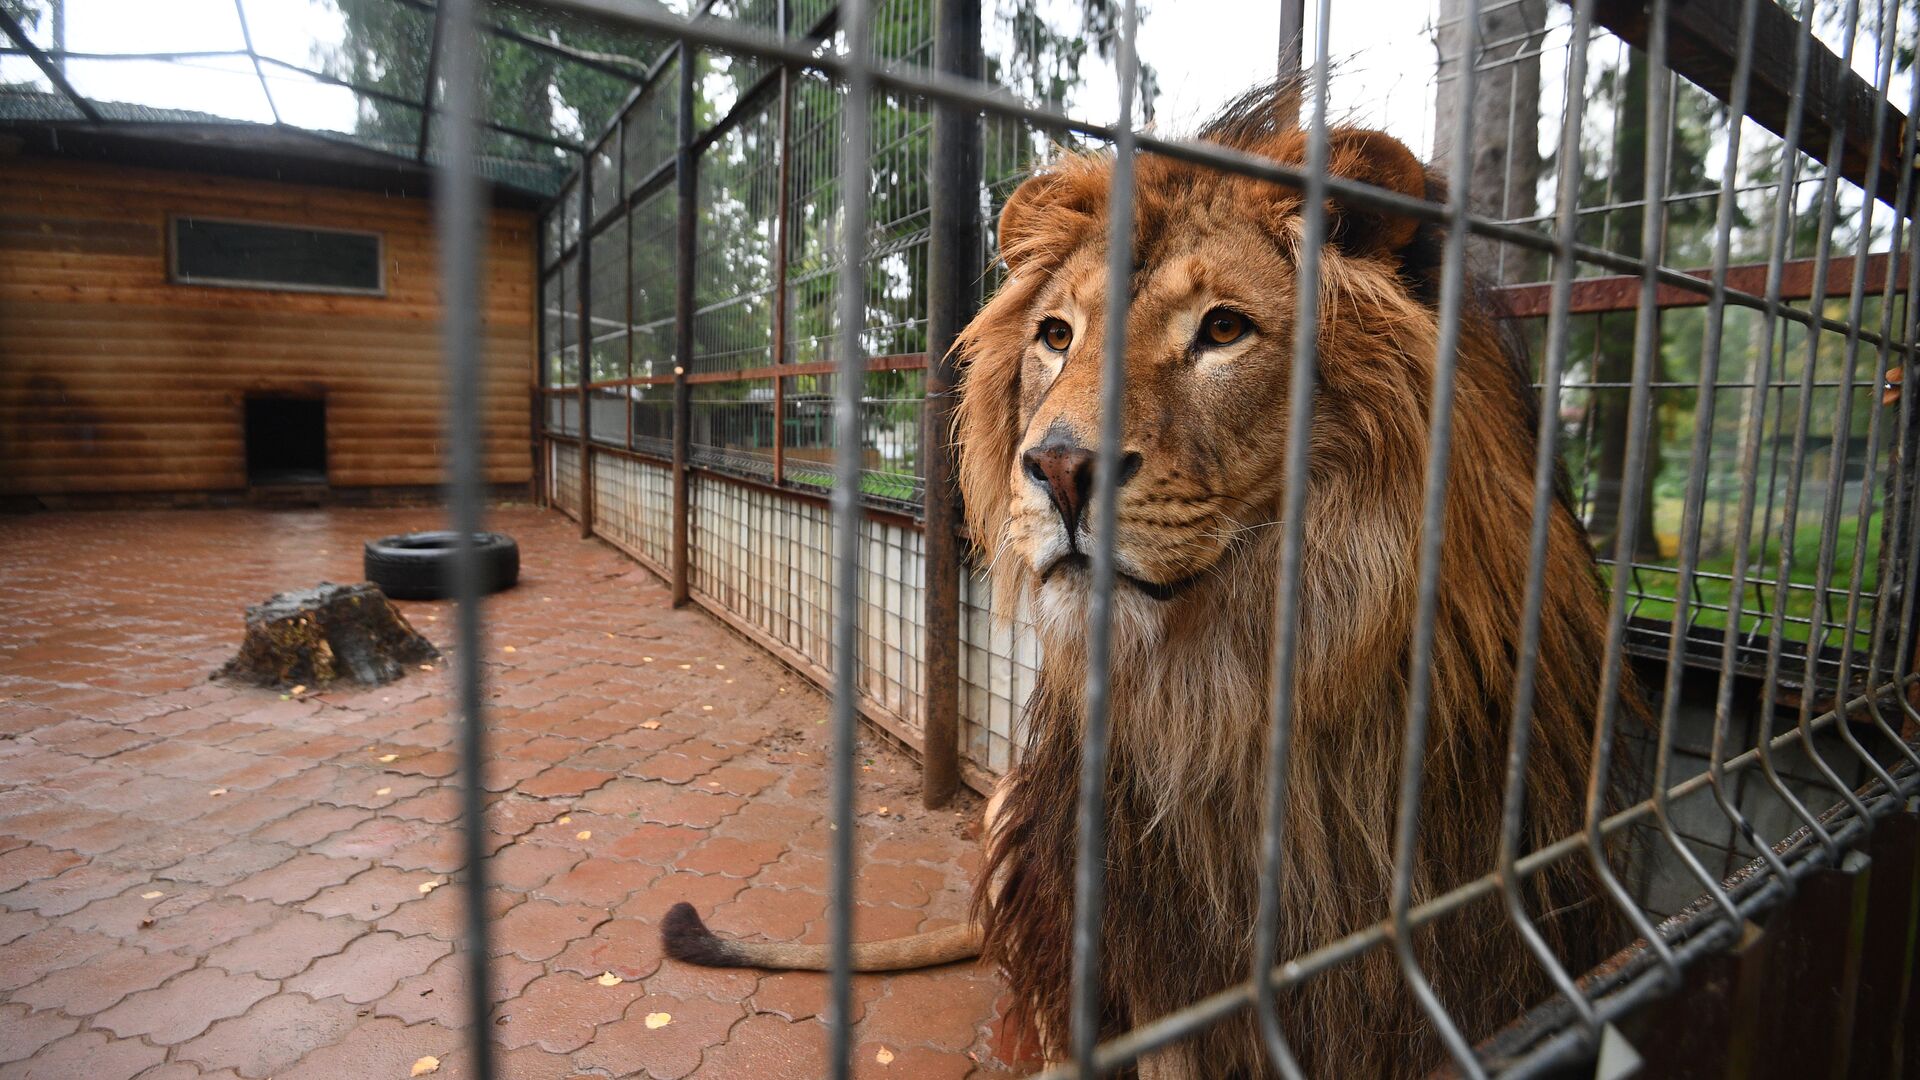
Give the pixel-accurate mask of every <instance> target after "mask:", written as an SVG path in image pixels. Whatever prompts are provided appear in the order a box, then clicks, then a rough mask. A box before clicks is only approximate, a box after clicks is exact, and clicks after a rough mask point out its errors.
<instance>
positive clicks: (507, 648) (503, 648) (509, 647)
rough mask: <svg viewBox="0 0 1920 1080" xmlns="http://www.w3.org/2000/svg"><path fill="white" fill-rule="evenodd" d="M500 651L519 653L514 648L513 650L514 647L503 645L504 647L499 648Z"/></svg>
mask: <svg viewBox="0 0 1920 1080" xmlns="http://www.w3.org/2000/svg"><path fill="white" fill-rule="evenodd" d="M500 651H501V652H508V653H510V652H519V651H520V650H519V649H516V648H514V647H513V646H511V645H504V646H501V648H500Z"/></svg>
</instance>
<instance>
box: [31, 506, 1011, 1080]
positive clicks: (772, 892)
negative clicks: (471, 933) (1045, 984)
mask: <svg viewBox="0 0 1920 1080" xmlns="http://www.w3.org/2000/svg"><path fill="white" fill-rule="evenodd" d="M437 523H438V522H437V515H436V514H435V513H434V512H432V511H428V510H360V509H330V510H310V511H287V512H267V511H251V510H211V511H209V510H179V511H152V512H128V513H89V514H74V513H61V514H38V515H28V516H17V517H7V518H0V1080H11V1078H16V1077H19V1078H26V1077H32V1078H42V1077H45V1078H62V1080H63V1078H68V1077H80V1076H84V1077H87V1078H88V1080H118V1078H122V1077H134V1076H139V1077H146V1078H149V1080H161V1078H164V1080H188V1078H192V1077H222V1078H231V1077H236V1076H238V1077H247V1078H264V1077H277V1078H279V1080H293V1078H301V1077H321V1078H324V1080H343V1078H348V1077H355V1078H357V1077H368V1078H378V1077H389V1076H391V1077H404V1076H406V1075H407V1073H408V1071H409V1069H410V1068H411V1066H412V1064H413V1063H414V1062H415V1061H417V1060H418V1059H420V1058H421V1057H424V1056H427V1055H432V1056H435V1057H438V1058H440V1059H441V1062H442V1065H441V1068H440V1071H439V1073H438V1074H437V1075H439V1076H442V1077H459V1076H463V1075H467V1070H468V1068H469V1067H470V1060H469V1057H468V1053H467V1051H466V1049H465V1032H464V1030H463V1029H462V1022H463V1021H462V1018H463V1015H464V1013H463V1005H462V1001H463V994H464V985H463V979H462V976H461V969H462V962H461V957H460V956H459V955H458V954H457V953H456V951H455V940H456V938H457V936H458V930H459V925H460V923H459V918H460V893H459V890H458V889H455V888H448V887H444V884H445V883H450V882H457V881H458V880H459V877H460V871H461V868H462V867H461V855H460V848H459V845H458V842H457V841H458V837H457V833H456V827H455V824H454V821H455V815H456V813H457V801H456V797H455V792H454V789H453V788H452V787H451V786H450V777H451V775H452V773H453V771H454V769H455V767H456V764H457V763H456V761H455V759H454V757H453V756H452V755H451V754H449V753H448V752H447V749H446V748H447V747H448V745H449V740H450V738H451V735H452V729H451V726H450V724H449V721H448V708H449V690H450V686H449V679H448V674H447V672H446V671H445V670H444V665H436V668H435V670H433V671H416V672H414V673H412V674H410V675H409V676H408V677H407V678H406V679H404V680H402V681H400V682H398V683H396V684H394V685H392V686H388V687H384V688H380V689H376V690H368V691H350V692H332V691H330V692H326V693H318V694H315V693H308V694H302V695H300V696H299V697H297V698H295V697H286V696H283V695H281V694H279V693H275V692H270V691H265V690H256V689H239V688H234V687H230V686H226V685H222V684H218V683H213V682H209V681H208V679H207V675H208V672H209V671H211V670H212V669H213V668H214V667H215V666H217V665H218V664H219V663H220V662H221V661H222V660H224V659H225V658H226V657H227V656H228V655H229V654H230V653H231V651H232V649H233V647H234V645H235V644H236V643H237V641H238V638H239V631H240V618H241V610H242V607H243V606H244V605H245V604H246V603H249V602H253V601H257V600H260V599H263V598H264V597H265V596H267V595H268V594H269V593H272V592H274V591H277V590H280V589H285V588H294V587H301V586H307V585H311V584H313V583H315V582H317V581H319V580H322V579H330V580H334V581H354V580H358V579H359V560H360V554H359V544H360V541H362V540H363V539H365V538H367V537H371V536H375V535H380V534H384V533H393V532H403V531H407V530H410V529H417V528H428V527H434V526H436V525H437ZM493 524H494V525H495V526H497V527H499V528H502V529H504V530H505V531H508V532H511V533H513V534H514V535H515V536H516V537H517V538H518V539H519V541H520V543H521V548H522V554H523V567H524V570H523V578H522V583H521V585H520V586H519V588H517V589H515V590H513V591H512V592H510V593H507V594H504V595H502V596H500V597H497V598H495V599H494V600H493V601H492V602H491V603H490V604H489V605H488V614H489V633H488V644H487V649H488V654H487V657H486V661H487V675H488V682H489V693H490V696H491V699H492V709H491V717H492V731H491V748H492V751H493V759H492V761H491V763H490V764H491V768H490V770H489V780H488V786H489V788H490V799H491V805H490V809H489V816H490V832H489V835H488V838H487V844H488V847H489V849H490V850H491V851H492V852H493V857H492V863H491V866H492V870H493V876H494V879H495V882H496V890H495V892H494V893H493V895H492V898H491V901H492V905H493V913H494V916H495V921H494V923H493V927H494V939H493V948H494V951H495V953H496V955H495V956H494V957H493V960H492V971H493V981H494V984H495V992H496V994H497V996H498V998H499V1001H500V1004H499V1008H498V1011H497V1017H496V1020H495V1024H494V1027H493V1030H491V1031H490V1032H489V1033H488V1035H489V1037H490V1038H491V1039H492V1040H493V1041H494V1044H495V1046H496V1047H498V1048H499V1049H500V1051H501V1052H502V1055H503V1057H502V1060H503V1061H504V1062H505V1070H504V1071H505V1075H506V1076H508V1077H514V1078H525V1080H545V1078H565V1077H576V1076H592V1077H626V1076H641V1077H651V1078H654V1080H674V1078H679V1077H686V1076H697V1077H716V1078H734V1077H753V1078H754V1080H777V1078H779V1077H786V1076H794V1077H801V1076H815V1075H818V1072H819V1068H820V1060H821V1056H822V1054H823V1048H824V1045H825V1038H824V1035H825V1028H824V1027H823V1026H822V1024H821V1020H820V1013H821V1011H822V1008H823V999H824V994H825V987H824V976H820V975H813V974H799V973H787V974H769V973H763V972H753V971H712V970H705V969H700V968H692V967H687V966H684V965H681V964H678V963H676V962H674V961H671V960H663V959H662V957H661V956H660V953H659V947H658V939H657V935H656V930H655V924H656V920H657V919H658V918H659V917H660V915H661V914H662V913H663V912H664V911H665V910H666V909H667V907H668V905H669V904H671V903H673V902H674V901H676V900H689V901H692V902H693V903H694V904H695V905H697V906H698V907H699V908H700V910H701V911H702V912H703V913H704V914H705V915H706V916H707V918H708V921H709V922H710V923H711V924H712V925H713V926H714V927H715V928H716V929H719V930H725V931H733V932H750V931H759V932H761V933H764V934H767V935H769V936H771V937H776V938H792V939H805V940H819V939H820V938H821V937H822V936H823V935H824V933H825V921H826V920H825V911H826V899H825V896H824V895H823V893H824V889H823V880H824V875H825V853H826V846H827V836H828V833H827V829H826V824H825V821H824V817H823V813H824V797H823V795H822V794H821V792H823V791H824V783H823V780H822V774H823V771H824V763H825V762H824V756H825V750H826V746H825V736H826V729H825V727H824V726H823V725H822V724H821V723H820V721H821V719H822V717H823V716H824V715H825V712H824V702H823V701H822V699H821V697H820V696H819V695H818V694H816V693H815V692H813V691H812V690H811V689H809V688H808V687H806V686H805V685H804V684H803V683H801V682H800V680H798V679H797V678H796V677H794V676H793V675H791V674H790V673H789V672H788V671H786V670H785V669H784V668H782V667H780V666H779V665H778V664H776V663H774V662H773V661H772V660H770V659H769V658H767V657H766V656H765V655H764V654H761V653H759V652H758V651H757V650H756V649H754V648H753V647H752V646H750V645H748V644H747V643H746V642H744V641H742V640H741V639H739V638H738V637H735V636H734V635H732V634H731V633H729V632H728V631H726V630H725V629H723V628H722V627H721V626H720V625H719V624H718V623H717V622H716V621H714V620H713V619H711V618H708V617H706V616H705V615H703V614H701V613H698V612H697V611H677V612H676V611H673V610H671V609H670V608H669V606H668V604H667V595H666V592H665V590H664V589H663V588H662V587H661V586H660V584H659V583H658V582H657V581H656V580H655V579H654V578H652V577H651V576H650V575H649V574H647V573H646V572H645V571H643V570H641V569H639V568H637V567H636V566H635V565H634V564H633V563H631V562H630V561H628V560H627V559H625V558H624V557H622V556H620V555H619V554H617V553H616V552H614V551H612V550H611V549H609V548H607V547H606V546H604V545H602V544H599V543H597V542H590V541H588V542H583V541H581V540H579V539H578V537H577V535H576V534H575V531H574V527H573V526H572V525H571V524H570V523H568V522H566V521H565V520H564V519H562V518H560V517H558V516H557V515H554V514H551V513H547V512H543V511H537V510H533V509H530V508H525V507H517V508H502V509H499V510H497V511H496V512H495V514H494V518H493ZM403 609H404V610H405V612H406V614H407V616H408V617H409V618H410V619H411V620H413V622H414V624H415V626H416V627H418V628H419V629H420V630H421V631H422V632H423V633H425V634H426V635H427V636H428V637H430V638H433V639H434V640H435V641H436V642H437V643H440V644H442V645H443V647H444V645H445V643H446V642H447V641H448V639H449V637H450V634H451V626H450V613H449V610H448V608H447V606H446V605H443V604H423V603H416V604H405V605H403ZM706 706H712V709H711V710H708V709H707V708H706ZM862 761H863V762H869V763H870V765H868V766H866V767H863V769H862V772H861V779H862V788H861V791H860V793H859V796H858V806H859V812H860V824H861V834H860V843H861V847H862V850H863V851H864V853H865V858H866V861H865V863H864V866H865V870H864V872H863V875H862V879H861V885H860V891H859V899H860V907H859V909H858V913H857V920H858V930H859V932H860V933H861V934H862V935H864V936H882V935H891V934H898V933H906V932H911V931H915V930H924V929H932V928H935V927H938V926H942V925H946V924H948V923H950V922H952V921H954V920H957V919H959V918H961V917H962V914H963V912H964V909H965V905H966V902H967V895H968V889H969V883H970V874H971V872H972V871H973V870H974V869H975V868H976V867H977V858H976V854H975V844H974V842H973V841H971V840H969V839H967V836H968V835H969V834H970V832H971V830H970V829H969V826H970V825H971V823H972V820H973V819H974V818H975V817H977V815H978V804H977V802H969V803H968V805H966V806H965V807H963V808H962V809H961V810H959V811H944V812H936V813H929V812H926V811H923V810H921V809H920V808H919V805H918V800H917V794H916V790H915V787H914V784H913V781H912V775H913V767H912V763H911V762H910V761H909V760H908V759H907V758H906V757H905V756H904V755H901V754H899V753H897V752H895V751H894V750H892V749H890V748H889V747H888V746H886V745H884V744H882V743H879V742H877V741H874V742H870V743H869V744H868V745H867V746H866V748H865V750H864V752H863V754H862ZM431 884H441V885H442V886H443V887H437V888H433V889H431V890H429V891H427V892H424V893H423V892H422V891H421V889H422V887H423V886H427V885H431ZM608 972H611V973H613V974H614V975H615V976H617V977H618V978H620V979H621V980H623V981H621V982H620V983H619V984H617V985H614V986H604V985H601V984H600V982H598V981H596V977H598V976H601V975H603V974H605V973H608ZM999 995H1000V988H999V985H998V984H997V982H996V980H994V979H993V978H991V977H990V976H989V975H988V974H986V973H985V972H983V971H981V970H979V969H977V968H975V967H973V966H971V965H954V966H950V967H947V968H944V969H940V970H937V971H932V972H916V973H907V974H900V975H896V976H889V977H879V976H873V977H861V978H859V979H858V980H856V986H855V1005H854V1007H855V1009H856V1010H858V1015H859V1021H858V1027H857V1029H856V1032H855V1042H856V1046H857V1047H858V1051H857V1053H858V1068H859V1073H860V1075H862V1076H872V1077H884V1076H899V1077H913V1078H916V1080H917V1078H939V1077H956V1078H957V1077H967V1076H981V1075H990V1074H991V1075H1002V1074H1003V1073H1001V1071H1000V1070H1001V1066H1000V1065H999V1064H998V1063H997V1062H996V1061H995V1060H994V1057H993V1047H994V1046H995V1044H996V1033H995V1018H996V1010H997V1008H998V998H999ZM657 1013H665V1014H668V1015H669V1016H670V1017H671V1018H672V1019H671V1021H670V1022H668V1023H666V1024H665V1025H664V1026H650V1025H649V1023H648V1020H647V1018H648V1017H649V1016H650V1015H652V1014H657ZM883 1050H884V1051H885V1053H882V1051H883ZM885 1057H890V1058H891V1062H890V1064H885V1065H883V1064H881V1062H880V1059H881V1058H885Z"/></svg>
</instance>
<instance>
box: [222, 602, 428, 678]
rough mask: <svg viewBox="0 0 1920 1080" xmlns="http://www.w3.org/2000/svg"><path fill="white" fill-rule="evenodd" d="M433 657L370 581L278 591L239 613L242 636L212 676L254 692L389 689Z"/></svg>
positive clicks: (419, 637) (416, 634) (425, 642)
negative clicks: (353, 686) (342, 686)
mask: <svg viewBox="0 0 1920 1080" xmlns="http://www.w3.org/2000/svg"><path fill="white" fill-rule="evenodd" d="M439 657H440V650H438V649H436V648H434V647H433V643H432V642H430V641H428V640H427V639H426V638H424V637H421V636H420V634H419V633H418V632H416V631H415V630H414V628H413V627H412V625H410V624H409V623H408V622H407V620H406V617H405V616H403V615H401V614H400V612H399V611H398V610H396V609H395V608H394V606H393V605H392V604H391V603H389V602H388V601H387V597H386V594H385V593H382V592H381V591H380V589H379V587H378V586H376V585H374V584H372V583H371V582H361V583H360V584H358V585H335V584H333V583H332V582H328V581H323V582H321V583H320V584H319V586H318V587H316V588H312V589H301V590H298V591H295V592H284V593H278V594H276V595H274V596H272V597H269V598H268V599H267V601H266V602H265V603H262V604H255V605H253V606H251V607H249V608H247V636H246V640H244V641H242V642H241V644H240V652H239V654H238V655H236V656H235V657H234V658H233V659H231V660H229V661H227V663H226V665H225V666H223V667H222V668H221V669H220V670H219V671H218V672H216V673H215V677H217V678H229V679H234V680H237V681H239V682H245V683H250V684H253V685H256V686H273V687H284V686H293V685H306V686H312V687H321V686H326V685H328V684H329V683H332V682H336V681H339V680H342V679H345V680H349V681H351V682H355V683H360V684H362V685H366V686H378V685H380V684H382V683H389V682H392V681H393V680H395V679H397V678H399V677H400V676H402V675H405V674H406V673H407V668H408V667H410V666H412V665H415V664H423V663H426V662H428V661H431V660H437V659H439Z"/></svg>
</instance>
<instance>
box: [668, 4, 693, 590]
mask: <svg viewBox="0 0 1920 1080" xmlns="http://www.w3.org/2000/svg"><path fill="white" fill-rule="evenodd" d="M697 55H698V54H697V53H696V52H695V51H694V49H693V48H692V47H690V46H688V45H687V44H685V43H684V42H683V43H682V44H681V45H680V111H679V123H678V130H679V146H678V147H677V148H676V149H675V150H674V154H673V167H674V178H673V182H674V213H675V215H676V218H677V220H676V222H675V225H676V228H675V231H674V291H673V535H672V541H671V542H672V545H673V557H672V565H671V567H670V570H671V572H672V575H673V582H672V585H673V606H674V607H681V606H683V605H685V604H686V603H687V601H688V599H689V597H690V595H691V594H690V592H689V590H688V587H687V511H688V506H687V496H688V494H689V492H688V491H687V458H688V453H687V447H688V444H689V441H690V436H691V435H692V432H691V431H690V430H689V429H690V428H691V427H692V426H693V394H692V388H691V387H690V386H688V384H687V365H688V364H690V363H692V362H693V245H694V224H695V222H694V216H695V214H696V213H697V211H698V209H699V208H698V207H697V206H695V205H694V201H695V195H696V192H695V190H694V169H695V167H696V165H695V158H694V155H693V62H694V57H695V56H697Z"/></svg>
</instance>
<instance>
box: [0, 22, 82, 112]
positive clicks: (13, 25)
mask: <svg viewBox="0 0 1920 1080" xmlns="http://www.w3.org/2000/svg"><path fill="white" fill-rule="evenodd" d="M0 30H4V31H6V35H7V36H8V37H10V38H12V39H13V43H14V44H15V45H18V46H20V51H21V52H24V53H26V54H27V56H28V57H30V58H31V59H32V60H33V65H34V66H35V67H37V68H39V69H40V73H41V74H43V75H45V76H46V77H47V81H48V82H50V83H52V84H53V85H54V88H55V89H57V90H59V91H60V92H61V93H62V94H65V95H66V97H67V100H68V101H71V102H73V107H74V108H76V109H79V110H80V114H81V115H82V116H85V117H86V118H87V119H89V120H91V121H93V122H94V123H96V124H98V123H100V122H101V121H102V120H103V119H104V117H102V116H101V115H100V110H98V109H96V108H94V107H93V102H91V101H88V100H87V99H86V97H85V96H84V95H82V94H81V93H80V91H78V90H75V89H74V88H73V84H72V83H70V82H68V81H67V76H66V73H65V72H63V71H61V70H60V67H59V65H57V64H55V63H54V62H53V61H52V60H49V59H48V58H47V54H46V53H44V52H42V51H41V50H40V47H39V46H38V45H35V44H34V43H33V39H32V38H29V37H28V36H27V31H26V30H25V29H24V28H23V27H22V26H21V25H20V23H19V22H18V21H17V20H16V19H14V17H13V16H12V15H9V14H7V12H6V10H5V9H0Z"/></svg>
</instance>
